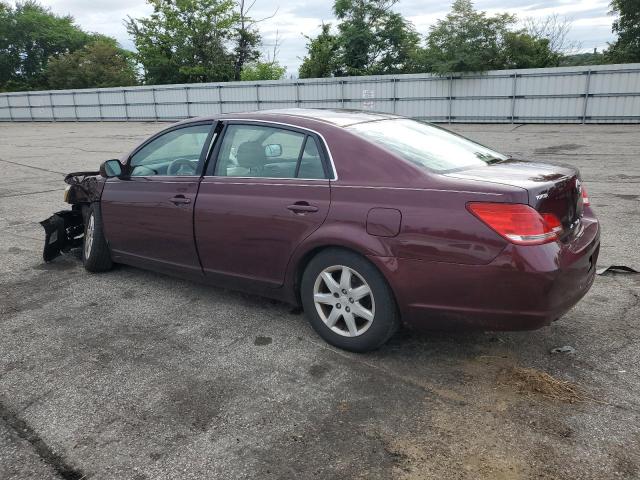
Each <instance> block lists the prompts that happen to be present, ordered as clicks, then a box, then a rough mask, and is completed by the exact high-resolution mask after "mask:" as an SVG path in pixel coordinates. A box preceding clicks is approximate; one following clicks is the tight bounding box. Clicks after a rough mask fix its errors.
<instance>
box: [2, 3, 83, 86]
mask: <svg viewBox="0 0 640 480" xmlns="http://www.w3.org/2000/svg"><path fill="white" fill-rule="evenodd" d="M94 38H95V37H94V36H92V35H90V34H88V33H86V32H84V31H82V30H81V29H80V28H79V27H78V26H77V25H75V24H74V20H73V18H72V17H70V16H58V15H55V14H53V13H51V11H50V10H48V9H46V8H44V7H42V6H40V5H38V4H37V3H36V2H35V1H31V0H28V1H25V2H18V3H17V4H16V6H15V8H13V7H11V6H10V5H8V4H6V3H0V89H2V90H32V89H38V88H46V87H47V84H46V78H45V76H44V70H45V68H46V66H47V62H48V61H49V58H50V57H52V56H57V55H62V54H65V53H69V52H73V51H75V50H77V49H79V48H82V47H83V46H84V45H86V44H87V43H89V42H90V41H92V40H93V39H94Z"/></svg>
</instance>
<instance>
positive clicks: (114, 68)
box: [45, 39, 137, 88]
mask: <svg viewBox="0 0 640 480" xmlns="http://www.w3.org/2000/svg"><path fill="white" fill-rule="evenodd" d="M131 57H132V54H131V53H130V52H127V51H126V50H123V49H121V48H119V47H118V46H117V44H116V42H115V41H114V40H105V39H101V40H97V41H95V42H94V43H91V44H89V45H87V46H85V47H84V48H82V49H80V50H76V51H75V52H72V53H65V54H62V55H60V56H58V57H54V58H51V59H50V60H49V63H48V65H47V68H46V70H45V76H46V78H47V83H48V85H49V87H50V88H90V87H121V86H127V85H135V84H136V83H137V80H136V71H135V66H134V63H133V60H132V58H131Z"/></svg>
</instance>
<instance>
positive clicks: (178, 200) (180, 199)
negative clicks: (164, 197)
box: [169, 195, 191, 205]
mask: <svg viewBox="0 0 640 480" xmlns="http://www.w3.org/2000/svg"><path fill="white" fill-rule="evenodd" d="M169 201H170V202H171V203H173V204H174V205H186V204H187V203H191V199H190V198H187V197H185V196H184V195H176V196H175V197H173V198H170V199H169Z"/></svg>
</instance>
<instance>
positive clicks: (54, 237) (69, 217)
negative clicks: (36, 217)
mask: <svg viewBox="0 0 640 480" xmlns="http://www.w3.org/2000/svg"><path fill="white" fill-rule="evenodd" d="M40 225H42V226H43V228H44V231H45V233H46V236H45V241H44V251H43V252H42V258H43V259H44V261H45V262H50V261H51V260H53V259H54V258H56V257H57V256H59V255H60V253H61V252H68V251H69V250H71V249H72V248H75V247H79V246H81V245H82V238H83V236H84V218H83V216H82V210H81V209H80V208H76V207H75V206H74V208H73V209H72V210H62V211H60V212H56V213H54V214H53V215H52V216H50V217H49V218H47V219H46V220H43V221H42V222H40Z"/></svg>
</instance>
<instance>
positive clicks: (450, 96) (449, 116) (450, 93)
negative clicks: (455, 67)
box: [447, 74, 453, 124]
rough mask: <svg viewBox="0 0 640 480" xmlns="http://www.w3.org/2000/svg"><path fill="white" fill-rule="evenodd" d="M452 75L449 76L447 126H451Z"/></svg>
mask: <svg viewBox="0 0 640 480" xmlns="http://www.w3.org/2000/svg"><path fill="white" fill-rule="evenodd" d="M452 95H453V74H451V75H449V112H448V115H447V116H448V118H449V124H451V112H452V110H453V97H452Z"/></svg>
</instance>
